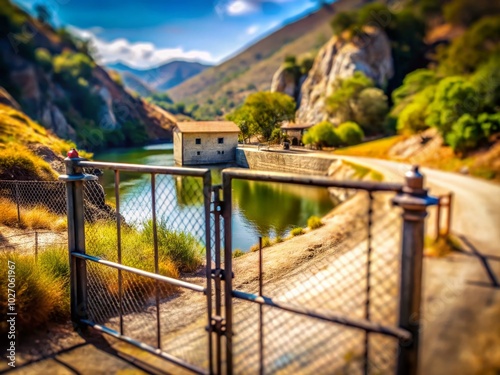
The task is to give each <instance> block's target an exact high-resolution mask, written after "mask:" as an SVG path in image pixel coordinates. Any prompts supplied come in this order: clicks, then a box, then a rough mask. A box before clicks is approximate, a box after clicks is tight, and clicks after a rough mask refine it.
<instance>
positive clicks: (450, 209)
mask: <svg viewBox="0 0 500 375" xmlns="http://www.w3.org/2000/svg"><path fill="white" fill-rule="evenodd" d="M447 211H448V212H447V216H446V235H447V236H448V235H449V234H450V231H451V215H452V213H453V193H452V192H449V193H448V210H447Z"/></svg>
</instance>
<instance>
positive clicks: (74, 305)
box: [59, 149, 97, 326]
mask: <svg viewBox="0 0 500 375" xmlns="http://www.w3.org/2000/svg"><path fill="white" fill-rule="evenodd" d="M80 160H84V159H82V158H80V157H79V155H78V152H76V150H74V149H73V150H71V151H69V152H68V157H67V158H66V159H64V163H65V164H66V175H61V176H59V180H60V181H65V182H66V205H67V212H68V251H69V262H70V299H71V302H70V303H71V320H72V322H73V324H74V325H76V326H79V325H80V320H81V319H86V318H87V268H86V263H85V260H84V259H80V258H76V257H74V256H72V253H81V254H85V219H84V197H83V183H84V181H90V180H96V179H97V177H96V176H91V175H85V174H83V172H82V168H81V167H79V166H77V165H76V164H75V163H76V162H78V161H80Z"/></svg>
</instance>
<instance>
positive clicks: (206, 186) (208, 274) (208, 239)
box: [203, 170, 214, 373]
mask: <svg viewBox="0 0 500 375" xmlns="http://www.w3.org/2000/svg"><path fill="white" fill-rule="evenodd" d="M211 201H212V175H211V173H210V171H209V170H206V171H205V174H204V175H203V203H204V206H205V210H204V211H205V256H206V259H205V262H206V266H205V282H206V289H205V293H206V296H207V327H209V329H208V353H207V354H208V366H209V367H208V368H209V370H210V372H211V373H213V367H214V364H213V355H212V353H213V343H212V331H211V322H212V270H211V267H210V265H211V264H212V236H211V233H210V230H211V226H210V219H211V217H210V205H211Z"/></svg>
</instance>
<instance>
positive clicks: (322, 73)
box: [273, 27, 393, 123]
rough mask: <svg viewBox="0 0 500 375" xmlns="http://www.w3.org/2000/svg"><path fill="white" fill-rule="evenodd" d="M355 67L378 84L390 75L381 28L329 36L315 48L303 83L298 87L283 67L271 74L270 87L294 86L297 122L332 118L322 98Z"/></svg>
mask: <svg viewBox="0 0 500 375" xmlns="http://www.w3.org/2000/svg"><path fill="white" fill-rule="evenodd" d="M355 71H361V72H363V73H364V74H365V75H366V76H368V77H370V78H372V79H373V80H374V81H375V82H376V83H377V84H378V85H380V86H383V85H384V84H386V83H387V81H388V80H389V79H390V78H391V77H392V75H393V62H392V57H391V45H390V41H389V38H388V37H387V35H386V34H385V33H384V32H383V31H381V30H379V29H377V28H373V27H365V28H364V29H363V34H362V35H356V36H355V37H353V38H352V39H351V40H345V39H343V38H342V37H339V36H333V37H332V38H331V39H330V41H328V43H327V44H326V45H324V46H323V47H322V48H321V50H320V51H319V52H318V55H317V56H316V59H315V61H314V64H313V67H312V68H311V70H310V71H309V73H308V75H307V77H306V78H305V80H304V81H303V83H302V84H300V81H299V83H298V84H299V86H300V90H297V87H296V81H294V82H292V81H291V80H290V79H289V78H287V75H286V74H287V73H286V71H285V70H284V69H280V70H279V71H278V72H276V74H275V76H274V77H273V88H274V90H275V91H280V92H285V93H287V94H289V95H290V94H291V93H292V92H294V90H297V91H298V93H296V95H291V96H295V97H296V100H297V103H298V111H297V122H301V123H318V122H320V121H322V120H332V119H330V118H329V116H328V114H327V113H326V110H325V98H326V97H328V96H329V95H331V94H332V90H333V83H334V82H335V80H336V79H337V78H346V77H350V76H352V75H353V74H354V72H355ZM302 79H303V78H302Z"/></svg>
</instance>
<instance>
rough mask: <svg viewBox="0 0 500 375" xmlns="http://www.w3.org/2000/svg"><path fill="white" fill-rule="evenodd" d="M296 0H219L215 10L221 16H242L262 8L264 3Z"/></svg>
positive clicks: (281, 2)
mask: <svg viewBox="0 0 500 375" xmlns="http://www.w3.org/2000/svg"><path fill="white" fill-rule="evenodd" d="M290 1H295V0H219V1H218V2H217V3H216V5H215V11H216V12H217V14H218V15H219V16H221V17H223V16H224V15H225V14H227V15H229V16H242V15H245V14H248V13H253V12H257V11H259V10H260V8H261V6H262V3H277V4H283V3H288V2H290Z"/></svg>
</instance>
